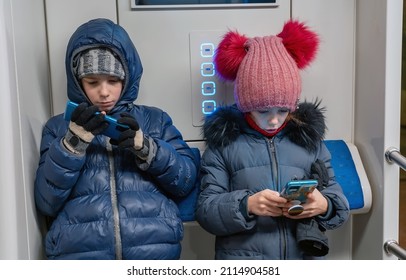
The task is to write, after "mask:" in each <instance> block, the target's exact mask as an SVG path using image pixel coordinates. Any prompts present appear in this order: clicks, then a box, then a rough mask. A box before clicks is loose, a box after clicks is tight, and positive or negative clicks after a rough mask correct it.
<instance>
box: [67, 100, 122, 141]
mask: <svg viewBox="0 0 406 280" xmlns="http://www.w3.org/2000/svg"><path fill="white" fill-rule="evenodd" d="M77 106H78V104H76V103H75V102H72V101H68V102H67V103H66V110H65V113H64V118H65V120H67V121H70V119H71V115H72V112H73V111H74V110H75V108H76V107H77ZM96 114H100V113H99V112H97V113H96ZM104 118H105V119H106V121H107V122H108V123H109V126H108V127H107V128H106V129H105V130H104V131H103V134H104V135H106V136H108V137H110V138H112V139H115V140H117V139H118V137H119V136H120V130H118V129H117V127H122V128H124V129H126V128H128V126H126V125H123V124H119V123H117V120H116V119H114V118H112V117H110V116H107V115H105V116H104Z"/></svg>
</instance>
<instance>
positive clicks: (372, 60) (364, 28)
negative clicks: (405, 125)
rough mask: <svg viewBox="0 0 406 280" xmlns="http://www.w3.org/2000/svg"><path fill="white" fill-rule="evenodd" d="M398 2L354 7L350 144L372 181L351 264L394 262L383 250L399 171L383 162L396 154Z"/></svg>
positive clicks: (392, 234) (392, 228)
mask: <svg viewBox="0 0 406 280" xmlns="http://www.w3.org/2000/svg"><path fill="white" fill-rule="evenodd" d="M402 12H403V1H402V0H391V1H381V0H373V1H372V0H361V1H357V61H356V65H357V73H356V76H357V85H356V93H357V94H356V96H355V98H356V103H355V105H356V106H355V121H356V122H355V127H356V129H355V144H356V145H357V147H358V149H359V151H360V154H361V157H362V159H363V163H364V166H365V167H366V171H367V173H368V177H369V179H370V181H371V186H372V193H373V202H372V209H371V212H370V213H369V214H368V215H359V216H358V215H357V216H356V217H354V225H357V227H356V228H354V258H355V259H393V258H394V257H393V256H392V257H391V256H387V255H386V253H385V252H384V250H383V244H384V242H385V241H387V240H389V239H394V240H397V238H398V223H399V167H398V166H397V165H391V164H388V163H386V162H385V157H384V155H385V151H386V149H387V148H389V147H397V148H399V139H400V93H401V78H400V74H401V61H402V54H401V45H402Z"/></svg>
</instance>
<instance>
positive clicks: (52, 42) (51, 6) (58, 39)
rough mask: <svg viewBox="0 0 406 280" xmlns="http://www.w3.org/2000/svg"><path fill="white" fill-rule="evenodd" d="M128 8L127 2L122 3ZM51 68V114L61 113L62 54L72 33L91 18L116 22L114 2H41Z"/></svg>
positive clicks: (63, 94)
mask: <svg viewBox="0 0 406 280" xmlns="http://www.w3.org/2000/svg"><path fill="white" fill-rule="evenodd" d="M126 2H127V3H128V4H129V2H128V1H126ZM45 3H46V17H47V29H48V41H49V58H50V67H51V73H52V75H51V83H52V103H53V114H54V115H56V114H59V113H62V112H63V111H64V109H65V104H66V100H67V94H66V74H65V53H66V46H67V44H68V41H69V38H70V36H71V35H72V33H73V32H74V31H75V30H76V28H77V27H79V25H81V24H82V23H85V22H86V21H88V20H91V19H93V18H99V17H103V18H108V19H111V20H112V21H114V22H117V18H116V1H115V0H86V1H82V0H69V1H66V0H45Z"/></svg>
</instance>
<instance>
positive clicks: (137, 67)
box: [65, 18, 143, 114]
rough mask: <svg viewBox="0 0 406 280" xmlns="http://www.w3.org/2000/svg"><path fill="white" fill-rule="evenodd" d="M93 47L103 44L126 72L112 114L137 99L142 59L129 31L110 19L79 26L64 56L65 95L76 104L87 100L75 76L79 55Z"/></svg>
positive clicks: (91, 21)
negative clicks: (121, 90) (116, 56)
mask: <svg viewBox="0 0 406 280" xmlns="http://www.w3.org/2000/svg"><path fill="white" fill-rule="evenodd" d="M96 47H106V48H109V49H111V50H112V51H114V52H115V53H116V54H117V55H118V56H119V58H120V60H121V62H122V64H123V67H124V71H125V80H124V84H123V92H122V94H121V97H120V100H119V101H118V102H117V104H116V106H115V108H113V110H112V111H111V112H109V114H112V113H114V112H117V111H121V110H122V107H123V106H127V105H128V104H132V103H133V102H134V101H135V100H136V99H137V97H138V90H139V83H140V79H141V76H142V72H143V68H142V64H141V59H140V57H139V55H138V52H137V50H136V48H135V46H134V44H133V42H132V41H131V38H130V37H129V35H128V33H127V32H126V31H125V30H124V28H122V27H121V26H120V25H118V24H116V23H114V22H113V21H111V20H109V19H101V18H100V19H94V20H90V21H88V22H86V23H84V24H82V25H81V26H79V27H78V29H77V30H76V31H75V32H74V33H73V34H72V36H71V38H70V40H69V42H68V46H67V49H66V57H65V68H66V78H67V94H68V98H69V100H71V101H73V102H76V103H78V104H79V103H82V102H89V100H88V98H87V96H86V94H85V93H84V91H83V90H82V88H81V86H80V84H79V81H78V79H77V78H76V76H75V68H76V67H77V63H78V58H79V54H80V53H81V52H82V51H84V50H86V49H90V48H96Z"/></svg>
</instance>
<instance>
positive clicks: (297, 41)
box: [214, 20, 319, 112]
mask: <svg viewBox="0 0 406 280" xmlns="http://www.w3.org/2000/svg"><path fill="white" fill-rule="evenodd" d="M318 46H319V38H318V35H317V34H316V33H314V32H313V31H311V30H309V29H308V27H306V26H305V25H304V24H303V23H300V22H298V21H294V20H290V21H288V22H286V23H285V25H284V27H283V30H282V32H281V33H279V34H278V35H276V36H273V35H271V36H265V37H255V38H248V37H246V36H244V35H241V34H239V33H238V32H235V31H229V32H228V33H226V34H225V35H224V37H223V39H222V40H221V42H220V43H219V45H218V47H217V49H216V53H215V57H214V64H215V67H216V70H217V72H218V74H219V76H220V77H221V78H223V79H225V80H231V81H235V83H234V99H235V102H236V103H237V106H238V108H239V109H240V110H241V111H242V112H250V111H260V110H268V109H270V108H272V107H286V108H288V109H289V110H290V111H291V112H293V111H294V110H296V107H297V103H298V100H299V98H300V94H301V91H302V81H301V77H300V73H299V70H301V69H303V68H305V67H306V66H308V65H309V64H310V63H311V62H312V61H313V60H314V58H315V56H316V53H317V50H318Z"/></svg>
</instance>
